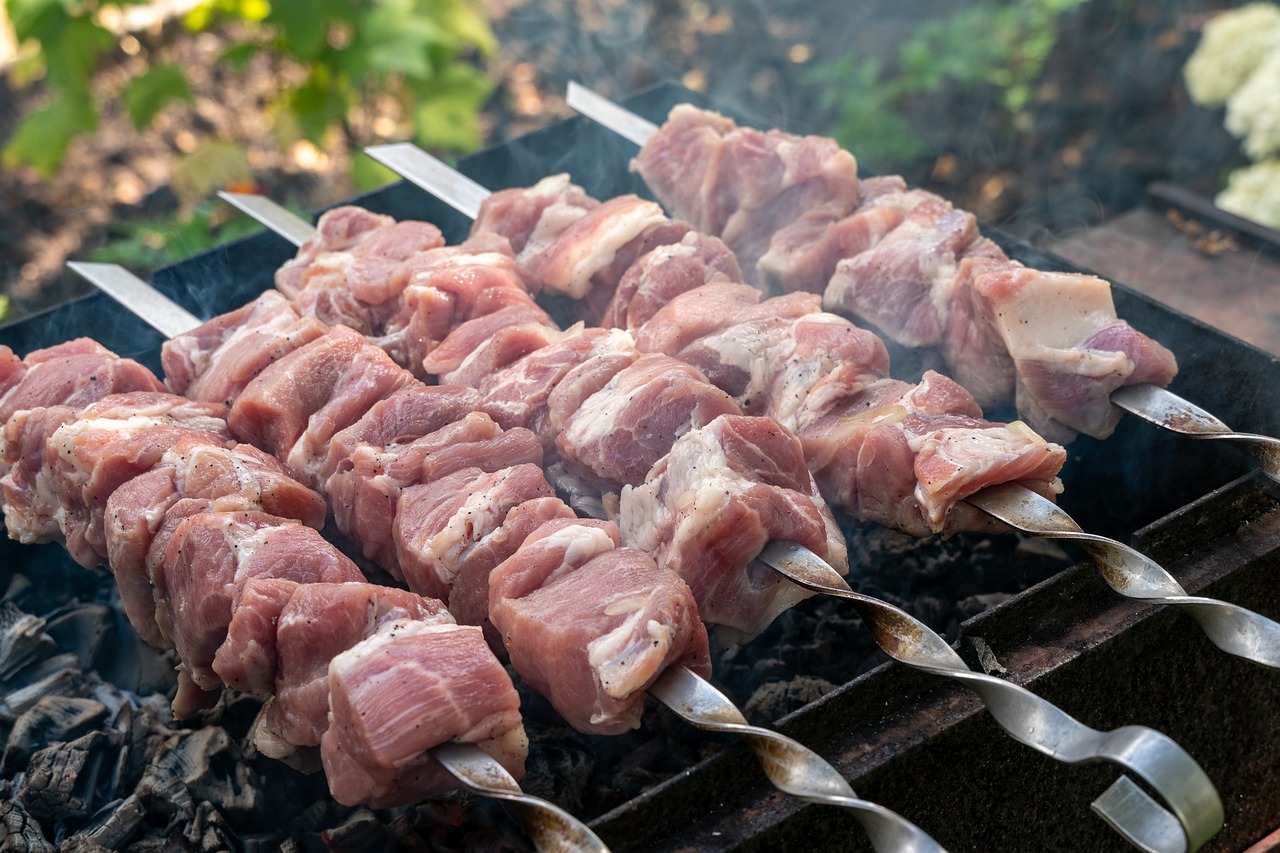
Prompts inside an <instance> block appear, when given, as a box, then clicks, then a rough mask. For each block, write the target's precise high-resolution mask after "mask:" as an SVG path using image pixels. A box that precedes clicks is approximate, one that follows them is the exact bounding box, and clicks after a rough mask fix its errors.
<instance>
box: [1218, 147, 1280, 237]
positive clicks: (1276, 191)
mask: <svg viewBox="0 0 1280 853" xmlns="http://www.w3.org/2000/svg"><path fill="white" fill-rule="evenodd" d="M1213 203H1214V204H1216V205H1217V206H1218V207H1220V208H1222V209H1223V210H1225V211H1227V212H1228V213H1234V214H1235V215H1236V216H1243V217H1244V218H1245V219H1252V220H1253V221H1254V222H1257V223H1259V224H1261V225H1266V226H1268V227H1270V228H1280V159H1273V160H1263V161H1262V162H1261V163H1254V164H1253V165H1252V166H1246V167H1245V168H1243V169H1236V170H1235V171H1234V172H1232V173H1231V176H1230V177H1229V178H1227V188H1226V189H1225V190H1223V191H1222V192H1220V193H1218V196H1217V198H1215V199H1214V200H1213Z"/></svg>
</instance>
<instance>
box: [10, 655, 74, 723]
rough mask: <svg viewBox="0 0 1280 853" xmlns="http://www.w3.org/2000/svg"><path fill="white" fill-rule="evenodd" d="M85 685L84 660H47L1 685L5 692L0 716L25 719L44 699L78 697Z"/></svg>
mask: <svg viewBox="0 0 1280 853" xmlns="http://www.w3.org/2000/svg"><path fill="white" fill-rule="evenodd" d="M81 683H82V676H81V672H80V661H79V659H78V658H77V657H76V656H75V655H74V654H72V653H70V652H68V653H66V654H60V655H54V656H53V657H50V658H45V659H44V660H42V661H40V662H39V663H37V664H34V665H32V666H28V667H26V668H25V669H23V670H21V671H20V672H18V673H17V674H16V675H15V676H13V677H12V678H10V679H7V680H5V681H3V682H0V688H3V691H4V693H3V698H0V713H3V714H9V715H12V716H14V717H18V716H21V715H22V714H24V713H26V712H27V711H28V710H30V709H31V708H33V707H35V704H36V703H37V702H39V701H40V697H42V696H49V695H53V694H62V695H75V694H77V693H78V692H79V688H80V685H81Z"/></svg>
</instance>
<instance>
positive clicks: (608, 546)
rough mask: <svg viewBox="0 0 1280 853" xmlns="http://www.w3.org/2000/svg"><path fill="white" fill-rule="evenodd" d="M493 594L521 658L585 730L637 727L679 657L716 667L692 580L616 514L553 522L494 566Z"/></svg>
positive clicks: (537, 685)
mask: <svg viewBox="0 0 1280 853" xmlns="http://www.w3.org/2000/svg"><path fill="white" fill-rule="evenodd" d="M490 602H491V603H490V615H491V618H492V620H493V623H494V625H495V626H497V628H498V629H499V630H500V632H501V634H502V638H503V641H504V642H505V643H506V647H507V650H508V652H509V654H510V656H511V664H512V667H513V668H514V669H515V670H516V672H517V673H518V674H519V675H520V678H521V680H523V681H524V682H525V683H527V684H529V685H530V686H531V687H533V688H534V689H535V690H537V691H538V692H539V693H541V694H542V695H544V696H546V697H547V698H548V699H549V700H550V701H551V704H552V705H554V706H555V708H556V710H558V711H559V712H560V714H561V715H562V716H563V717H564V718H565V720H566V721H568V723H569V724H570V725H571V726H573V727H574V728H576V729H578V730H579V731H583V732H588V733H593V734H618V733H621V732H624V731H627V730H629V729H634V728H637V727H638V726H639V725H640V715H641V712H642V711H643V710H644V697H645V694H646V692H647V691H648V689H649V686H650V685H651V684H653V682H654V681H655V680H657V679H658V677H660V676H661V675H662V673H663V672H665V671H666V669H667V667H669V666H674V665H677V664H683V665H685V666H688V667H690V668H691V669H693V670H694V671H695V672H697V673H699V674H700V675H703V676H706V675H709V674H710V672H711V662H710V653H709V650H708V647H707V632H706V628H705V627H704V626H703V624H702V622H701V621H699V619H698V608H697V604H696V603H695V602H694V599H693V595H692V593H691V592H690V591H689V587H688V586H687V585H686V584H685V583H684V582H683V581H681V580H680V578H679V577H677V576H676V575H675V574H673V573H671V572H669V571H666V570H664V569H660V568H658V565H657V564H656V563H655V562H654V561H653V558H652V557H650V556H649V555H648V554H645V553H644V552H642V551H637V550H635V549H634V548H620V547H618V530H617V527H616V526H615V525H614V524H613V523H612V522H605V521H592V520H580V519H568V518H565V519H557V520H553V521H548V522H546V523H545V524H543V525H542V526H541V527H539V528H538V529H537V530H536V531H534V532H533V533H532V534H530V535H529V537H528V538H527V539H525V541H524V544H522V545H521V546H520V548H519V550H517V551H516V552H515V553H514V554H513V555H512V556H511V557H509V558H508V559H507V560H506V561H505V562H503V563H502V564H501V565H500V566H498V567H497V568H496V569H495V570H494V571H493V574H492V576H491V579H490Z"/></svg>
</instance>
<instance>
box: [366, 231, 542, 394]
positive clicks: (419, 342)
mask: <svg viewBox="0 0 1280 853" xmlns="http://www.w3.org/2000/svg"><path fill="white" fill-rule="evenodd" d="M407 268H408V270H409V281H408V284H407V286H406V287H405V289H404V293H403V294H402V298H401V300H400V309H399V312H398V313H397V314H396V315H395V316H394V317H392V318H391V319H390V320H389V321H388V322H387V324H386V326H385V328H384V330H383V331H382V333H381V336H380V337H378V338H377V339H376V341H375V342H376V343H377V344H378V346H380V347H382V348H383V349H384V350H386V351H387V352H388V353H389V354H390V355H391V356H392V358H394V359H395V360H396V363H397V364H400V365H402V366H403V367H405V368H407V369H409V370H411V371H413V373H414V374H415V375H416V376H418V377H419V378H423V379H425V378H426V377H427V376H428V374H427V371H426V369H425V368H424V367H423V362H424V361H425V360H426V358H427V356H429V355H430V354H431V353H432V352H433V351H434V350H435V348H436V347H438V346H439V345H440V343H441V342H442V341H444V340H445V338H446V337H448V335H449V333H450V332H452V331H453V330H454V329H456V328H457V327H458V326H460V325H462V324H463V323H465V322H467V321H468V320H472V319H475V318H476V317H482V316H484V315H486V314H492V313H494V312H495V311H498V310H501V309H502V308H505V307H507V306H509V305H516V304H524V303H527V301H528V299H527V297H528V296H529V295H530V293H532V292H536V291H535V290H534V282H533V281H532V280H531V279H530V278H529V277H528V275H527V274H526V273H525V271H524V269H523V268H522V267H521V266H520V265H519V264H518V263H517V262H516V259H515V255H514V254H513V253H512V251H511V246H510V244H509V243H508V241H507V240H506V238H505V237H501V236H499V235H493V234H482V235H479V236H477V237H473V238H471V239H470V240H468V241H467V242H465V243H463V244H461V245H458V246H443V247H441V248H438V249H432V250H430V251H426V252H422V253H421V254H419V255H417V256H416V257H414V258H413V259H412V260H410V261H409V262H408V264H407Z"/></svg>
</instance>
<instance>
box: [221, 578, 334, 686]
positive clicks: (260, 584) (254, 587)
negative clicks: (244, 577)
mask: <svg viewBox="0 0 1280 853" xmlns="http://www.w3.org/2000/svg"><path fill="white" fill-rule="evenodd" d="M312 585H313V586H314V585H315V584H312ZM300 586H301V584H299V583H298V582H297V581H291V580H285V579H284V578H250V579H249V580H248V581H246V582H245V585H244V588H243V589H242V590H241V591H240V601H239V603H237V604H236V608H235V610H234V611H233V612H232V614H231V621H230V622H228V623H227V638H226V639H225V640H223V641H222V645H220V646H218V651H217V652H215V653H214V656H213V664H212V667H213V671H214V672H215V673H217V675H218V678H220V679H222V683H223V684H225V685H226V686H227V687H230V688H232V689H233V690H240V691H243V692H245V693H257V694H271V693H274V692H275V689H276V673H277V672H278V671H279V669H280V652H279V646H278V644H277V643H276V626H278V625H279V624H280V613H281V611H283V610H284V608H285V605H286V604H288V603H289V600H290V599H292V598H293V594H294V592H296V591H297V590H298V588H299V587H300ZM326 710H327V709H326Z"/></svg>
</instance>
